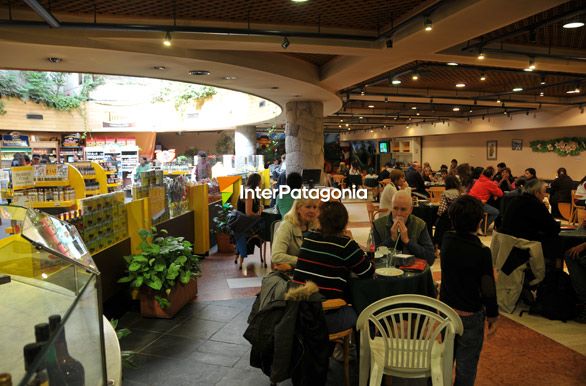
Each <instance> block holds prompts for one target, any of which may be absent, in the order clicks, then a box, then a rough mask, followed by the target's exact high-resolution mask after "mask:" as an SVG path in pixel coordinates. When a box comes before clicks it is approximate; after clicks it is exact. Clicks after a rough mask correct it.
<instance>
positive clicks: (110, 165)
mask: <svg viewBox="0 0 586 386" xmlns="http://www.w3.org/2000/svg"><path fill="white" fill-rule="evenodd" d="M119 164H120V162H119V161H113V160H110V161H101V162H100V166H101V167H102V168H103V169H104V171H105V172H106V184H107V185H108V192H109V193H111V192H115V191H117V190H120V188H121V187H122V178H121V177H122V176H121V173H120V172H119V170H118V166H119Z"/></svg>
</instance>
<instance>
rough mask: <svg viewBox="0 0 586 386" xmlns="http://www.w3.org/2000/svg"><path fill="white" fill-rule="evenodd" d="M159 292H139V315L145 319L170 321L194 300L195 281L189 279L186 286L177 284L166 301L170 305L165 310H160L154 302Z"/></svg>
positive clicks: (195, 291) (150, 290) (195, 292)
mask: <svg viewBox="0 0 586 386" xmlns="http://www.w3.org/2000/svg"><path fill="white" fill-rule="evenodd" d="M158 294H159V292H157V291H153V290H152V289H150V288H149V289H147V290H141V291H140V314H141V315H142V316H144V317H147V318H164V319H170V318H172V317H174V316H175V314H177V313H178V312H179V311H180V310H181V309H182V308H183V306H185V305H186V304H187V303H189V302H191V301H192V300H193V299H195V296H196V295H197V279H191V281H190V282H189V283H187V284H185V285H184V284H181V283H178V284H177V285H176V286H175V287H174V288H173V289H172V290H171V293H170V294H169V296H168V297H167V299H169V301H170V302H171V305H170V306H169V307H167V308H164V309H163V308H161V307H160V306H159V303H158V302H157V301H156V300H155V296H156V295H158Z"/></svg>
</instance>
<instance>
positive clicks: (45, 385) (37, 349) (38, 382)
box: [23, 343, 49, 386]
mask: <svg viewBox="0 0 586 386" xmlns="http://www.w3.org/2000/svg"><path fill="white" fill-rule="evenodd" d="M42 350H43V344H42V343H29V344H27V345H25V346H24V348H23V354H24V369H25V370H26V371H27V372H29V371H31V370H33V364H34V363H35V360H36V359H37V357H38V356H39V354H40V353H41V351H42ZM34 370H35V372H34V374H32V376H31V377H30V379H28V382H27V383H26V385H27V386H49V375H48V374H47V369H46V368H45V365H44V363H39V365H38V367H37V368H36V369H34Z"/></svg>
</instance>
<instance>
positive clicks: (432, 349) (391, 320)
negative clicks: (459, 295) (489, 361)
mask: <svg viewBox="0 0 586 386" xmlns="http://www.w3.org/2000/svg"><path fill="white" fill-rule="evenodd" d="M391 306H392V307H391ZM421 306H422V307H421ZM417 307H420V308H417ZM356 329H357V330H358V331H359V333H360V373H359V385H360V386H366V384H367V381H368V376H369V374H370V385H371V386H372V385H376V386H379V385H380V384H381V381H382V377H383V374H387V375H392V376H396V377H401V378H427V377H431V379H432V384H433V385H434V386H438V385H451V384H452V366H453V362H454V358H453V356H454V354H453V353H454V338H455V336H456V334H458V335H462V332H463V331H464V326H463V325H462V320H461V319H460V316H459V315H458V314H457V313H456V311H454V310H453V309H452V308H450V307H449V306H448V305H446V304H444V303H442V302H440V301H439V300H436V299H434V298H430V297H427V296H421V295H397V296H391V297H388V298H385V299H381V300H379V301H377V302H375V303H373V304H371V305H370V306H368V307H366V308H365V309H364V311H362V312H361V313H360V316H359V317H358V321H357V323H356Z"/></svg>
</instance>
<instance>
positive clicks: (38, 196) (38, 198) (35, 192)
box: [12, 186, 75, 207]
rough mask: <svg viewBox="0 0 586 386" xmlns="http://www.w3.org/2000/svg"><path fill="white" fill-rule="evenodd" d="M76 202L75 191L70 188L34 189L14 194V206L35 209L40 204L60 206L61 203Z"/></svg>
mask: <svg viewBox="0 0 586 386" xmlns="http://www.w3.org/2000/svg"><path fill="white" fill-rule="evenodd" d="M73 200H75V190H73V188H71V187H69V186H62V187H55V188H32V189H24V190H17V191H15V192H14V193H12V202H13V204H14V205H20V206H24V207H35V206H37V204H38V203H43V202H52V203H53V204H54V205H55V206H59V205H58V204H59V203H60V202H64V201H73Z"/></svg>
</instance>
